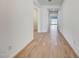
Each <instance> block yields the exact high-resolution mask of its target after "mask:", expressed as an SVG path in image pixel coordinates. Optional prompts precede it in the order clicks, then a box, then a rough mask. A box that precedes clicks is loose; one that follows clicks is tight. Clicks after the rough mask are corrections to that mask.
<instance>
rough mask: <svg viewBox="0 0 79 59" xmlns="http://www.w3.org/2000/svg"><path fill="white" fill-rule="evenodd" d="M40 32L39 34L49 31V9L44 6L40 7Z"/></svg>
mask: <svg viewBox="0 0 79 59" xmlns="http://www.w3.org/2000/svg"><path fill="white" fill-rule="evenodd" d="M39 25H40V30H39V32H47V31H48V9H47V8H46V7H44V6H42V7H40V24H39Z"/></svg>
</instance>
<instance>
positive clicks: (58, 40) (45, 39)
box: [16, 29, 77, 58]
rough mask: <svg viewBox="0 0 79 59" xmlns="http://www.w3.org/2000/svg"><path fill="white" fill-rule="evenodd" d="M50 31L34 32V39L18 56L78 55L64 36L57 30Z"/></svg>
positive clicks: (69, 56)
mask: <svg viewBox="0 0 79 59" xmlns="http://www.w3.org/2000/svg"><path fill="white" fill-rule="evenodd" d="M50 31H51V32H50V33H37V32H35V33H34V40H33V41H32V42H31V43H30V44H29V45H28V46H26V47H25V49H23V50H22V51H21V52H20V53H19V54H17V55H16V57H17V58H20V57H21V58H73V57H74V58H75V57H77V56H76V54H75V53H74V51H73V50H72V48H71V47H70V46H69V44H68V43H67V41H66V40H65V39H64V37H63V36H62V35H61V34H60V33H59V32H58V31H57V30H56V29H54V30H53V29H51V30H50Z"/></svg>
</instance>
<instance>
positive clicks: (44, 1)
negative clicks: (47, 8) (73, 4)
mask: <svg viewBox="0 0 79 59" xmlns="http://www.w3.org/2000/svg"><path fill="white" fill-rule="evenodd" d="M37 1H38V2H39V4H40V5H57V6H61V5H62V3H63V1H64V0H50V1H49V0H37Z"/></svg>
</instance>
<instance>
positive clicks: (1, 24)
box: [0, 0, 33, 57]
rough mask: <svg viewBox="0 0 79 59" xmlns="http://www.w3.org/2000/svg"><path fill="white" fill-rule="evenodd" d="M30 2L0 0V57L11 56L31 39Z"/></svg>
mask: <svg viewBox="0 0 79 59" xmlns="http://www.w3.org/2000/svg"><path fill="white" fill-rule="evenodd" d="M32 3H33V2H32V0H0V57H12V56H14V55H15V54H16V53H17V52H19V51H20V50H21V49H22V48H23V47H24V46H26V45H27V44H28V43H29V42H30V41H32V39H33V37H32V36H33V33H32V30H33V29H32V21H33V17H32V16H33V14H32V9H33V4H32ZM28 6H29V7H28Z"/></svg>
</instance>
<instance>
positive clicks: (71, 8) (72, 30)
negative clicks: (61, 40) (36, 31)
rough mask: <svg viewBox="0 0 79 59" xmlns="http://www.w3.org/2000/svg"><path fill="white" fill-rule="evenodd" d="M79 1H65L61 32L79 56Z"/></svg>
mask: <svg viewBox="0 0 79 59" xmlns="http://www.w3.org/2000/svg"><path fill="white" fill-rule="evenodd" d="M78 5H79V0H65V2H64V4H63V6H62V7H63V9H62V13H61V14H62V15H63V16H62V21H60V24H63V25H61V28H60V31H61V32H62V33H63V35H64V36H65V38H66V40H67V41H68V42H69V44H70V45H71V47H72V48H73V49H74V51H75V52H76V54H77V55H78V56H79V7H78Z"/></svg>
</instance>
